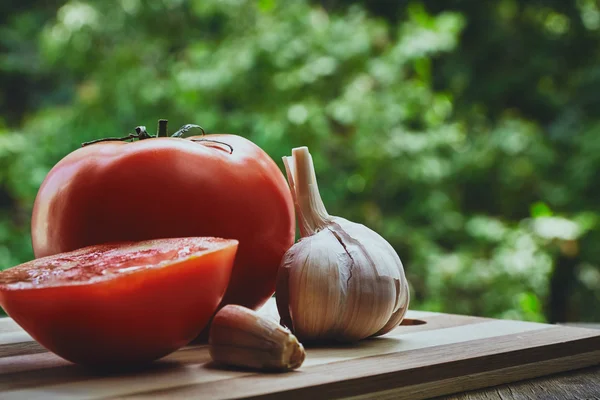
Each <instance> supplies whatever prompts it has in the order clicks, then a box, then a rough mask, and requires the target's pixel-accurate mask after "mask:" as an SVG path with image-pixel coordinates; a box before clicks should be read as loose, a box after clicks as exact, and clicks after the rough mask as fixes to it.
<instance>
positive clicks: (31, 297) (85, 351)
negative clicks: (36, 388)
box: [0, 238, 238, 368]
mask: <svg viewBox="0 0 600 400" xmlns="http://www.w3.org/2000/svg"><path fill="white" fill-rule="evenodd" d="M237 245H238V243H237V241H235V240H225V239H218V238H176V239H161V240H151V241H144V242H135V243H112V244H105V245H98V246H90V247H86V248H83V249H78V250H75V251H73V252H68V253H60V254H56V255H54V256H48V257H43V258H38V259H36V260H33V261H29V262H27V263H24V264H21V265H18V266H16V267H13V268H9V269H7V270H5V271H2V272H0V305H1V306H2V307H3V308H4V309H5V310H6V312H7V313H8V315H10V316H11V317H12V318H13V319H14V320H15V321H16V322H17V323H18V324H19V325H20V326H21V327H22V328H23V329H25V330H26V331H27V332H28V333H29V334H30V335H31V336H32V337H33V338H34V339H35V340H37V341H38V342H39V343H40V344H42V345H43V346H45V347H46V348H47V349H49V350H51V351H53V352H54V353H56V354H58V355H59V356H61V357H63V358H65V359H67V360H69V361H72V362H75V363H79V364H84V365H90V366H95V367H110V368H119V367H125V366H131V365H138V364H144V363H147V362H150V361H152V360H155V359H157V358H160V357H163V356H165V355H167V354H169V353H171V352H173V351H175V350H177V349H178V348H180V347H182V346H185V345H186V344H188V343H189V342H190V341H191V340H192V339H193V338H194V337H196V336H197V335H198V334H199V333H200V331H201V330H202V329H203V328H204V327H205V326H206V325H207V323H208V321H209V320H210V318H211V316H212V315H213V313H214V312H215V311H216V309H217V306H218V305H219V302H220V301H221V299H222V298H223V294H224V293H225V290H226V289H227V284H228V282H229V277H230V275H231V269H232V266H233V260H234V258H235V253H236V248H237Z"/></svg>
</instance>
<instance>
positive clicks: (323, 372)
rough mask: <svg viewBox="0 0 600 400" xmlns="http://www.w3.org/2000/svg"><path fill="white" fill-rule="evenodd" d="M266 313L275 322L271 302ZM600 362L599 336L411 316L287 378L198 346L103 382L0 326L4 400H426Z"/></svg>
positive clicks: (322, 350) (316, 352) (323, 350)
mask: <svg viewBox="0 0 600 400" xmlns="http://www.w3.org/2000/svg"><path fill="white" fill-rule="evenodd" d="M261 312H262V313H264V314H266V315H269V316H272V317H274V318H276V316H275V315H274V313H275V312H274V304H273V303H268V304H267V306H265V308H264V309H263V310H261ZM411 320H420V321H424V322H425V323H424V324H409V323H410V321H411ZM598 364H600V331H596V330H591V329H583V328H572V327H563V326H553V325H545V324H537V323H530V322H522V321H507V320H493V319H486V318H476V317H469V316H460V315H449V314H439V313H428V312H415V311H411V312H409V314H408V320H407V323H406V324H404V325H401V326H399V327H398V328H396V329H395V330H394V331H392V332H390V333H389V334H387V335H385V336H383V337H380V338H376V339H371V340H365V341H362V342H360V343H358V344H355V345H351V346H338V347H309V348H307V359H306V361H305V363H304V365H303V366H302V367H301V368H300V369H299V370H297V371H293V372H289V373H280V374H273V373H258V372H256V371H250V370H235V369H225V368H222V367H219V366H217V365H214V364H213V363H212V362H211V360H210V356H209V354H208V350H207V348H206V347H205V346H202V345H195V346H188V347H185V348H183V349H181V350H179V351H177V352H175V353H173V354H171V355H169V356H167V357H165V358H164V359H162V360H160V361H157V362H155V363H154V364H153V365H151V366H149V367H148V368H146V369H144V370H140V371H136V372H131V373H127V374H124V373H121V374H97V373H93V372H91V371H89V370H86V369H84V368H82V367H79V366H76V365H73V364H71V363H69V362H67V361H65V360H62V359H60V358H59V357H57V356H55V355H54V354H51V353H49V352H47V351H46V350H45V349H43V348H42V347H41V346H39V345H38V344H37V343H35V342H34V341H33V340H32V339H31V338H30V337H29V335H27V334H26V333H25V332H23V331H22V330H21V329H20V328H19V327H18V326H17V325H16V324H15V323H14V322H13V321H12V320H10V319H8V318H5V319H0V398H2V399H38V398H40V399H54V398H56V399H96V398H210V399H221V398H223V399H225V398H264V399H271V398H272V399H276V398H282V399H283V398H285V399H305V398H310V399H311V400H313V399H325V398H326V399H331V398H342V397H344V398H354V399H366V398H377V399H387V398H389V399H392V398H393V399H424V398H431V397H435V396H442V395H448V394H452V393H458V392H464V391H466V390H473V389H479V388H484V387H489V386H493V385H500V384H504V383H507V382H514V381H519V380H523V379H529V378H534V377H539V376H544V375H549V374H553V373H557V372H562V371H570V370H573V369H577V368H582V367H587V366H593V365H598Z"/></svg>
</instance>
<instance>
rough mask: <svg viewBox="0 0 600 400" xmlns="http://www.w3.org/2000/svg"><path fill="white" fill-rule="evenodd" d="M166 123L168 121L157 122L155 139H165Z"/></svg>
mask: <svg viewBox="0 0 600 400" xmlns="http://www.w3.org/2000/svg"><path fill="white" fill-rule="evenodd" d="M168 123H169V121H168V120H166V119H159V120H158V130H157V132H156V137H167V135H168V132H167V131H168V129H167V124H168Z"/></svg>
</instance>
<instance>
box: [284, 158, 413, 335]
mask: <svg viewBox="0 0 600 400" xmlns="http://www.w3.org/2000/svg"><path fill="white" fill-rule="evenodd" d="M283 162H284V164H285V169H286V173H287V178H288V182H289V186H290V190H291V191H292V194H293V197H294V203H295V206H296V214H297V218H298V225H299V227H300V234H301V236H302V238H301V239H300V240H299V241H298V242H297V243H296V244H294V245H293V246H292V247H291V248H290V249H289V250H288V251H287V253H286V254H285V256H284V257H283V260H282V264H281V266H280V268H279V272H278V276H277V287H276V300H277V308H278V310H279V314H280V316H281V323H282V324H284V325H285V326H287V327H288V328H289V329H291V330H292V331H293V332H294V334H295V335H296V336H297V337H298V338H299V339H300V340H304V341H340V342H353V341H357V340H360V339H364V338H367V337H370V336H378V335H383V334H385V333H387V332H389V331H390V330H392V329H393V328H395V327H396V326H398V324H400V322H401V321H402V319H403V318H404V314H405V313H406V310H407V309H408V303H409V290H408V282H407V280H406V277H405V274H404V267H403V266H402V262H401V261H400V258H399V257H398V254H396V251H395V250H394V249H393V247H392V246H391V245H390V244H389V243H388V242H387V241H386V240H385V239H384V238H382V237H381V236H380V235H379V234H377V233H376V232H374V231H373V230H371V229H369V228H367V227H366V226H364V225H361V224H357V223H354V222H351V221H348V220H346V219H344V218H340V217H334V216H330V215H329V214H328V213H327V210H326V209H325V205H324V204H323V201H322V200H321V196H320V194H319V188H318V186H317V180H316V176H315V171H314V167H313V161H312V157H311V155H310V153H309V151H308V148H306V147H300V148H295V149H293V151H292V156H291V157H284V158H283Z"/></svg>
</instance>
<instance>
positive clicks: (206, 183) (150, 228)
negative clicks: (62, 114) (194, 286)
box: [31, 134, 295, 309]
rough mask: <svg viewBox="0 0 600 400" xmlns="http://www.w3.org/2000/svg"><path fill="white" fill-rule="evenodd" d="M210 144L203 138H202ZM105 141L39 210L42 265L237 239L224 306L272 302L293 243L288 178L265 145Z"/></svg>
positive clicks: (65, 163)
mask: <svg viewBox="0 0 600 400" xmlns="http://www.w3.org/2000/svg"><path fill="white" fill-rule="evenodd" d="M200 138H202V137H195V139H200ZM203 138H205V139H210V140H217V141H221V142H223V143H226V144H228V145H230V146H231V147H232V148H233V153H232V154H230V152H229V149H228V148H227V147H226V146H223V145H218V144H214V143H208V142H204V143H197V142H196V143H194V142H191V141H190V140H187V139H178V138H152V139H147V140H142V141H137V142H134V143H121V142H105V143H97V144H93V145H89V146H86V147H83V148H81V149H77V150H75V151H73V152H72V153H71V154H69V155H67V156H66V157H65V158H63V159H62V160H61V161H60V162H59V163H58V164H57V165H56V166H55V167H54V168H53V169H52V170H51V171H50V172H49V174H48V175H47V177H46V179H45V181H44V182H43V184H42V186H41V187H40V190H39V192H38V195H37V197H36V201H35V204H34V208H33V215H32V227H31V228H32V242H33V249H34V253H35V256H36V257H43V256H47V255H52V254H57V253H60V252H65V251H70V250H74V249H77V248H81V247H84V246H89V245H93V244H99V243H106V242H112V241H139V240H146V239H157V238H168V237H187V236H215V237H222V238H231V239H237V240H238V241H239V248H238V253H237V256H236V261H235V265H234V270H233V273H232V277H231V282H230V285H229V288H228V290H227V292H226V294H225V298H224V300H223V303H222V304H229V303H235V304H241V305H244V306H246V307H249V308H254V309H256V308H258V307H260V306H261V305H262V304H264V302H265V301H266V300H267V299H268V298H269V297H270V296H271V295H272V294H273V293H274V291H275V279H276V274H277V269H278V267H279V263H280V261H281V258H282V256H283V254H284V253H285V252H286V251H287V250H288V249H289V247H290V246H291V245H292V244H293V242H294V234H295V219H294V208H293V201H292V198H291V194H290V191H289V189H288V186H287V182H286V180H285V177H284V176H283V174H282V173H281V171H280V169H279V168H278V167H277V165H276V164H275V162H274V161H273V160H272V159H271V158H270V157H269V156H268V155H267V154H266V153H265V152H264V151H263V150H262V149H260V148H259V147H258V146H256V145H255V144H254V143H252V142H250V141H249V140H247V139H244V138H242V137H240V136H236V135H228V134H215V135H206V136H204V137H203Z"/></svg>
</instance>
